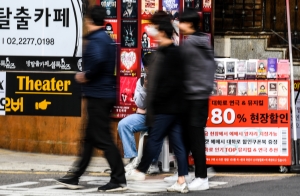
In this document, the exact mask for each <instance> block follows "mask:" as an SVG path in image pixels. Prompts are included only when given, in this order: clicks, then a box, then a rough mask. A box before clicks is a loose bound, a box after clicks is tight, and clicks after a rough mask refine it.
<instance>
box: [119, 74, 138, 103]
mask: <svg viewBox="0 0 300 196" xmlns="http://www.w3.org/2000/svg"><path fill="white" fill-rule="evenodd" d="M136 82H137V77H124V76H120V94H119V96H120V97H119V103H120V105H135V103H134V91H135V87H136Z"/></svg>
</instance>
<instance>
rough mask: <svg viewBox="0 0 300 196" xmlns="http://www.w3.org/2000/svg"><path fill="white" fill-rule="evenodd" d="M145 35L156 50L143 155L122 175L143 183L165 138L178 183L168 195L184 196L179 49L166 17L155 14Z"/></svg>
mask: <svg viewBox="0 0 300 196" xmlns="http://www.w3.org/2000/svg"><path fill="white" fill-rule="evenodd" d="M151 22H152V24H154V26H153V27H152V28H151V29H150V30H149V32H148V33H150V35H151V36H152V37H154V38H155V39H156V40H159V48H158V49H157V51H156V52H155V54H154V60H153V63H152V64H151V67H150V70H149V73H150V74H149V82H148V88H147V115H146V123H147V125H148V126H149V127H150V129H149V131H148V139H147V143H146V146H145V153H144V155H143V157H142V160H141V162H140V164H139V165H138V166H137V168H136V169H133V170H131V171H128V172H126V178H127V180H136V181H138V180H145V173H146V171H147V170H148V168H149V166H150V164H151V162H152V160H153V159H154V158H155V157H156V155H157V153H158V152H159V151H160V149H161V146H162V143H163V140H164V138H165V137H166V136H168V137H169V140H170V142H171V145H172V147H173V150H174V153H175V155H176V158H177V162H178V176H179V177H178V180H177V182H175V184H174V185H172V186H171V187H169V188H167V190H168V191H172V192H181V193H187V192H188V191H189V190H188V188H187V184H186V183H185V177H184V176H185V175H187V174H188V167H187V161H186V152H185V148H184V143H183V139H182V129H181V125H180V117H179V115H180V112H181V109H182V108H181V107H182V104H181V103H182V95H183V92H182V90H183V74H182V72H183V67H182V62H181V57H180V51H179V48H178V47H176V46H175V45H174V44H173V41H172V39H171V37H172V35H173V26H172V24H171V21H170V17H169V16H168V14H167V13H165V12H163V11H159V12H157V13H155V14H154V15H153V17H152V19H151Z"/></svg>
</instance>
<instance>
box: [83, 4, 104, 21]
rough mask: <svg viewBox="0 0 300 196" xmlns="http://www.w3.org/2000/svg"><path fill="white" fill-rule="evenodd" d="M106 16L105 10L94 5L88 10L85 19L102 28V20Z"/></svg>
mask: <svg viewBox="0 0 300 196" xmlns="http://www.w3.org/2000/svg"><path fill="white" fill-rule="evenodd" d="M105 15H106V10H105V8H103V7H101V6H99V5H95V6H93V7H92V8H90V9H89V10H88V13H87V17H89V18H90V19H92V20H93V22H94V24H95V25H96V26H103V25H104V18H105Z"/></svg>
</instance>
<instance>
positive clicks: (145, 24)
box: [141, 20, 158, 49]
mask: <svg viewBox="0 0 300 196" xmlns="http://www.w3.org/2000/svg"><path fill="white" fill-rule="evenodd" d="M150 25H151V23H150V21H149V20H142V27H141V38H142V40H141V42H142V44H141V46H142V48H143V49H147V48H157V47H158V43H157V42H155V41H154V38H153V37H151V36H149V35H148V33H147V32H148V28H149V27H150Z"/></svg>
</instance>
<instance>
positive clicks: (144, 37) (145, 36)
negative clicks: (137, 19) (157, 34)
mask: <svg viewBox="0 0 300 196" xmlns="http://www.w3.org/2000/svg"><path fill="white" fill-rule="evenodd" d="M147 37H148V35H147V33H146V32H144V33H143V35H142V38H143V40H145V41H147Z"/></svg>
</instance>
